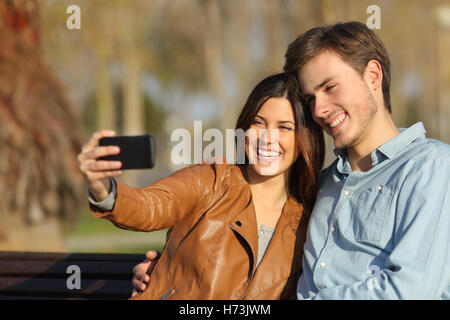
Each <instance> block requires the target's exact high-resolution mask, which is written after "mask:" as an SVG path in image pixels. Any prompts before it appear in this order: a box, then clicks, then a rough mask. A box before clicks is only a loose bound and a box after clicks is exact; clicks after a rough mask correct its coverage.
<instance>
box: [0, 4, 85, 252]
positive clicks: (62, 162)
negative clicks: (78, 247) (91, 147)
mask: <svg viewBox="0 0 450 320" xmlns="http://www.w3.org/2000/svg"><path fill="white" fill-rule="evenodd" d="M0 26H1V27H0V39H1V40H0V148H1V149H0V150H1V151H0V166H1V168H0V194H1V195H2V201H1V202H0V220H1V224H0V228H1V229H0V248H1V249H8V250H45V251H55V250H64V245H63V239H62V235H61V225H60V219H61V218H64V219H67V220H68V221H69V222H73V221H74V220H75V217H76V214H77V209H78V208H79V204H80V202H81V201H82V199H83V198H84V197H85V193H84V188H83V184H84V182H83V179H82V176H81V174H80V173H79V171H78V164H77V161H76V155H77V154H78V152H79V150H80V149H81V141H82V139H81V125H80V121H79V117H78V115H77V114H76V113H75V112H74V109H73V108H72V105H71V103H70V102H69V100H68V99H67V97H66V94H65V92H64V89H63V87H62V85H61V83H60V82H59V80H58V79H57V78H56V77H55V75H54V74H53V73H52V72H51V71H50V69H49V68H48V67H47V66H46V65H45V64H43V63H42V61H41V55H40V29H39V26H40V21H39V2H38V1H21V0H17V1H8V2H5V1H2V2H0Z"/></svg>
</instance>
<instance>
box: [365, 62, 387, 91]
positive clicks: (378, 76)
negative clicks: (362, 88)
mask: <svg viewBox="0 0 450 320" xmlns="http://www.w3.org/2000/svg"><path fill="white" fill-rule="evenodd" d="M364 80H365V81H366V83H367V85H368V86H369V88H370V89H372V90H378V89H381V88H382V84H383V69H382V68H381V65H380V63H379V62H378V61H377V60H370V61H369V62H367V65H366V70H365V71H364Z"/></svg>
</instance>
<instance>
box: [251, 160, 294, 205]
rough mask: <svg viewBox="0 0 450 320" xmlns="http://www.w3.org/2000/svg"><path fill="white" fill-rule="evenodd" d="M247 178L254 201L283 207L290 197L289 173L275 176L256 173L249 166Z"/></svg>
mask: <svg viewBox="0 0 450 320" xmlns="http://www.w3.org/2000/svg"><path fill="white" fill-rule="evenodd" d="M246 171H247V179H248V182H249V184H250V188H251V190H252V195H253V199H254V201H256V202H258V203H260V204H262V205H263V206H265V207H266V206H267V207H279V206H280V207H282V206H283V205H284V203H285V202H286V200H287V198H288V191H287V186H288V181H287V177H288V175H287V173H284V174H280V175H277V176H274V177H268V176H261V175H258V174H255V173H254V172H253V171H252V170H251V169H249V168H248V167H247V170H246Z"/></svg>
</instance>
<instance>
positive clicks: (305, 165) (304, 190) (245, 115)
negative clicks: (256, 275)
mask: <svg viewBox="0 0 450 320" xmlns="http://www.w3.org/2000/svg"><path fill="white" fill-rule="evenodd" d="M276 97H283V98H286V99H288V100H289V102H290V103H291V106H292V112H293V114H294V119H295V140H296V145H297V147H298V148H299V155H298V157H297V160H296V161H295V162H294V163H293V164H292V166H291V173H290V176H289V190H288V191H289V194H290V195H291V196H293V197H295V199H297V201H299V202H301V203H303V205H304V206H305V207H306V208H305V209H308V211H309V212H310V211H311V210H312V207H313V206H314V202H315V200H316V194H317V191H318V175H319V171H320V169H321V168H322V164H323V159H324V154H325V143H324V138H323V131H322V128H321V127H320V126H319V125H318V124H316V123H315V122H314V120H313V118H312V115H311V112H310V110H309V108H308V107H304V106H303V105H302V103H301V102H300V95H299V88H298V85H297V82H296V81H295V80H293V79H291V78H289V77H288V75H287V74H286V73H278V74H275V75H272V76H269V77H267V78H265V79H264V80H262V81H261V82H260V83H258V85H257V86H256V87H255V88H254V89H253V91H252V92H251V93H250V96H249V97H248V99H247V102H246V103H245V105H244V108H243V109H242V111H241V114H240V115H239V118H238V120H237V123H236V130H238V129H242V130H243V131H244V132H246V131H247V130H248V129H249V128H250V126H251V125H252V123H253V121H254V119H255V116H256V115H257V114H258V111H259V110H260V109H261V107H262V106H263V104H264V103H265V102H266V101H267V100H269V99H270V98H276ZM246 163H248V160H247V158H246Z"/></svg>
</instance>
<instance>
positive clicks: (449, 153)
mask: <svg viewBox="0 0 450 320" xmlns="http://www.w3.org/2000/svg"><path fill="white" fill-rule="evenodd" d="M284 69H285V71H286V72H287V73H289V74H290V75H291V76H292V77H293V78H295V79H296V80H298V85H299V89H300V93H301V96H302V98H303V100H304V102H305V103H306V104H307V105H308V106H309V107H310V108H311V112H312V114H313V117H314V119H315V121H316V122H317V123H319V124H320V125H321V126H322V128H323V129H324V130H325V131H326V132H327V133H328V134H329V135H331V136H332V137H333V139H334V144H335V147H336V149H335V153H336V156H337V159H336V160H335V161H334V163H333V164H332V165H331V166H330V167H328V168H327V169H325V170H323V171H322V172H321V178H320V190H319V193H318V196H317V201H316V205H315V208H314V211H313V212H312V216H311V220H310V223H309V228H308V235H307V241H306V243H305V246H304V257H303V275H302V276H301V278H300V280H299V283H298V287H297V293H298V298H299V299H439V298H442V299H448V298H449V297H450V289H449V281H450V188H449V181H450V147H449V146H448V145H447V144H444V143H442V142H439V141H436V140H432V139H427V138H425V130H424V128H423V125H422V123H417V124H415V125H413V126H411V127H409V128H408V129H405V130H398V129H397V128H396V126H395V124H394V122H393V121H392V118H391V105H390V96H389V88H390V62H389V57H388V54H387V52H386V49H385V47H384V45H383V43H382V42H381V41H380V40H379V39H378V37H377V36H376V35H375V33H374V32H373V31H371V30H370V29H368V28H367V27H366V26H365V25H364V24H361V23H358V22H351V23H344V24H335V25H332V26H326V27H319V28H314V29H311V30H309V31H308V32H306V33H305V34H303V35H301V36H300V37H299V38H297V39H296V40H295V41H294V42H293V43H291V44H290V45H289V48H288V50H287V53H286V63H285V66H284Z"/></svg>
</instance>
